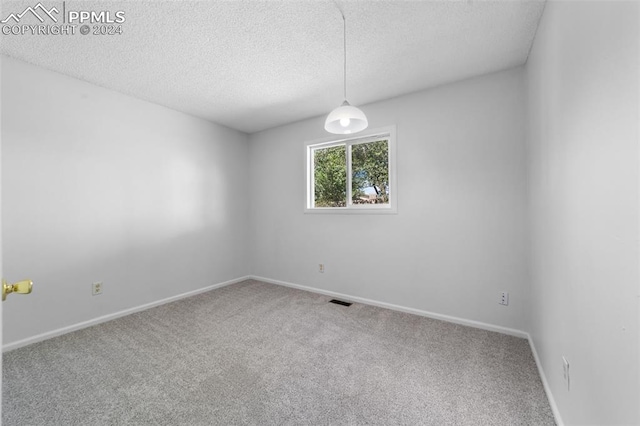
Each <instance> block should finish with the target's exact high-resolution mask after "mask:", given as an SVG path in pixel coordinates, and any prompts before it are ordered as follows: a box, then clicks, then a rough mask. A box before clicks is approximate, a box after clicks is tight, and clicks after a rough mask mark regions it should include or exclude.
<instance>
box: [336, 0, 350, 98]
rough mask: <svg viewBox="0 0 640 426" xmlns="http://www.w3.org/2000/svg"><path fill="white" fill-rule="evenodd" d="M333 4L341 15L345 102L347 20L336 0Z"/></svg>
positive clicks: (345, 95) (345, 94)
mask: <svg viewBox="0 0 640 426" xmlns="http://www.w3.org/2000/svg"><path fill="white" fill-rule="evenodd" d="M333 4H335V5H336V9H338V11H339V12H340V15H342V35H343V39H342V40H343V47H344V100H345V101H346V100H347V18H345V17H344V12H343V11H342V8H341V7H340V5H339V4H338V2H337V1H336V0H333Z"/></svg>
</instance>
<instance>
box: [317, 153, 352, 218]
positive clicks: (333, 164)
mask: <svg viewBox="0 0 640 426" xmlns="http://www.w3.org/2000/svg"><path fill="white" fill-rule="evenodd" d="M346 152H347V151H346V147H345V145H338V146H332V147H330V148H320V149H315V150H314V151H313V176H314V182H313V183H314V194H315V207H346V205H347V155H346Z"/></svg>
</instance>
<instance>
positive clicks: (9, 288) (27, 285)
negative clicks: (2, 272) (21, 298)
mask: <svg viewBox="0 0 640 426" xmlns="http://www.w3.org/2000/svg"><path fill="white" fill-rule="evenodd" d="M32 288H33V281H31V280H22V281H18V282H17V283H15V284H7V281H5V280H4V279H3V280H2V301H3V302H4V301H5V300H7V294H9V293H19V294H29V293H31V289H32Z"/></svg>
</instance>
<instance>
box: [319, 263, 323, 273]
mask: <svg viewBox="0 0 640 426" xmlns="http://www.w3.org/2000/svg"><path fill="white" fill-rule="evenodd" d="M318 272H320V273H321V274H324V263H319V264H318Z"/></svg>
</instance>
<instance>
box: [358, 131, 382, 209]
mask: <svg viewBox="0 0 640 426" xmlns="http://www.w3.org/2000/svg"><path fill="white" fill-rule="evenodd" d="M351 191H352V196H353V204H389V141H387V140H381V141H376V142H370V143H362V144H357V145H352V146H351Z"/></svg>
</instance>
